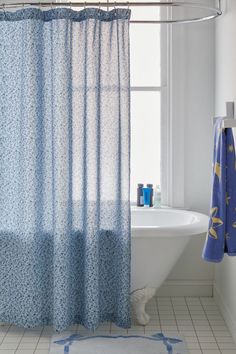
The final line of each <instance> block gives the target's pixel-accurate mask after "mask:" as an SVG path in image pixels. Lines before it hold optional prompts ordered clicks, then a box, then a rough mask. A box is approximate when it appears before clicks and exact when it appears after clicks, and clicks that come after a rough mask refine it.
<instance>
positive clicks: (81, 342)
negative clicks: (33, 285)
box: [50, 333, 188, 354]
mask: <svg viewBox="0 0 236 354" xmlns="http://www.w3.org/2000/svg"><path fill="white" fill-rule="evenodd" d="M187 353H188V350H187V348H186V344H185V342H184V341H183V339H181V338H180V337H179V336H176V337H175V336H174V337H167V336H165V335H164V334H163V333H157V334H154V335H151V336H140V335H127V336H118V335H117V336H112V335H107V336H106V335H98V336H96V335H94V336H90V337H88V336H82V335H80V334H79V333H77V334H72V333H63V334H58V335H55V336H53V338H52V341H51V346H50V354H187Z"/></svg>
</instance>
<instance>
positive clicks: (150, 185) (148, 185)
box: [147, 184, 153, 207]
mask: <svg viewBox="0 0 236 354" xmlns="http://www.w3.org/2000/svg"><path fill="white" fill-rule="evenodd" d="M147 187H148V188H150V189H151V196H150V207H153V184H147Z"/></svg>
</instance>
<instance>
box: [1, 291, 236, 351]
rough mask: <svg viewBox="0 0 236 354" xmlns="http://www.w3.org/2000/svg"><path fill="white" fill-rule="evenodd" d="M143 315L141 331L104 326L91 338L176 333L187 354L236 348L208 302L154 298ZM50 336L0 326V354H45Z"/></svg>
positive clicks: (46, 330) (39, 331) (48, 330)
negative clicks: (145, 317) (145, 319)
mask: <svg viewBox="0 0 236 354" xmlns="http://www.w3.org/2000/svg"><path fill="white" fill-rule="evenodd" d="M147 311H148V312H149V314H151V321H150V323H149V324H148V325H147V326H145V327H144V326H137V325H133V326H132V328H130V329H129V330H122V329H120V328H118V327H116V326H115V325H113V324H110V323H105V324H103V325H102V326H100V327H99V329H98V330H97V331H96V332H95V334H107V333H115V334H118V333H120V334H121V333H128V334H129V333H132V334H134V333H137V334H152V333H156V332H158V331H163V332H164V333H165V334H167V335H176V333H179V334H180V335H182V336H184V337H185V339H186V342H187V345H188V348H189V353H190V354H236V345H235V343H234V341H233V338H232V337H231V335H230V333H229V331H228V328H227V326H226V324H225V322H224V319H223V317H222V315H221V313H220V311H219V309H218V307H217V306H216V304H215V302H214V300H213V299H212V298H209V297H208V298H207V297H205V298H203V297H202V298H199V297H189V298H188V297H187V298H184V297H172V298H169V297H168V298H167V297H161V298H155V299H152V300H151V302H149V304H148V305H147ZM71 330H73V331H77V330H78V331H79V332H80V333H81V334H87V333H88V331H87V330H85V329H84V328H83V327H82V326H73V327H72V328H71ZM52 334H53V330H52V328H51V327H44V328H35V329H30V330H29V329H23V328H19V327H16V326H8V325H6V326H0V343H1V344H0V354H48V353H49V344H50V339H51V335H52ZM89 334H90V335H91V333H90V332H89Z"/></svg>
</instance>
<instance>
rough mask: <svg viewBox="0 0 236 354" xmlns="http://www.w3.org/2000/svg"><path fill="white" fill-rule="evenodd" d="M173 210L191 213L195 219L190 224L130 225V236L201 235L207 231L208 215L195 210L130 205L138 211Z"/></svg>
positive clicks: (132, 209)
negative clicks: (162, 225) (161, 225)
mask: <svg viewBox="0 0 236 354" xmlns="http://www.w3.org/2000/svg"><path fill="white" fill-rule="evenodd" d="M172 210H173V211H174V212H177V213H184V214H191V215H193V216H195V217H196V218H197V221H196V222H194V223H191V224H183V225H172V226H168V227H166V226H164V227H158V226H132V225H131V237H132V238H146V237H152V238H162V237H165V238H167V237H191V236H196V235H199V236H200V235H202V234H204V233H207V229H208V224H209V216H208V215H205V214H202V213H198V212H196V211H192V210H188V209H178V208H170V207H162V208H150V209H149V208H140V207H135V206H132V207H131V213H132V211H139V212H140V213H146V212H150V213H153V212H158V211H160V212H162V211H172Z"/></svg>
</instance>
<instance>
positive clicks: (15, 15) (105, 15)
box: [0, 8, 131, 22]
mask: <svg viewBox="0 0 236 354" xmlns="http://www.w3.org/2000/svg"><path fill="white" fill-rule="evenodd" d="M130 15H131V10H129V9H113V10H111V11H104V10H101V9H96V8H87V9H83V10H80V11H74V10H71V9H67V8H57V9H52V10H47V11H42V10H40V9H36V8H30V9H21V10H17V11H14V12H10V11H3V12H0V21H22V20H31V19H32V20H33V19H34V20H41V21H44V22H47V21H52V20H57V19H68V20H72V21H76V22H80V21H84V20H87V19H94V20H100V21H114V20H129V19H130Z"/></svg>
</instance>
